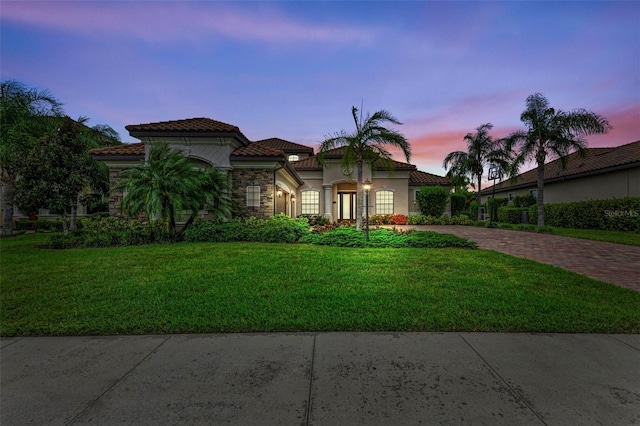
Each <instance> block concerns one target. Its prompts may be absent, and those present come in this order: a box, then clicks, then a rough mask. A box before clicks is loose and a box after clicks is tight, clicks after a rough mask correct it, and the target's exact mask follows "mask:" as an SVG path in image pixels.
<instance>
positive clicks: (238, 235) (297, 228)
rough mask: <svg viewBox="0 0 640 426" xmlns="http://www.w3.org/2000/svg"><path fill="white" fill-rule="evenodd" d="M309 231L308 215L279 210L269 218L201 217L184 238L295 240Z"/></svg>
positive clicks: (206, 239)
mask: <svg viewBox="0 0 640 426" xmlns="http://www.w3.org/2000/svg"><path fill="white" fill-rule="evenodd" d="M308 233H309V221H308V219H307V218H306V217H299V218H297V219H293V218H291V217H289V216H286V215H283V214H279V215H277V216H273V217H270V218H268V219H256V218H249V219H233V220H230V221H228V222H214V221H198V222H195V223H193V224H192V225H191V226H190V227H189V228H188V229H187V230H186V231H185V234H184V241H189V242H215V243H221V242H233V241H253V242H263V243H295V242H296V241H298V240H299V239H300V238H301V237H302V236H303V235H306V234H308Z"/></svg>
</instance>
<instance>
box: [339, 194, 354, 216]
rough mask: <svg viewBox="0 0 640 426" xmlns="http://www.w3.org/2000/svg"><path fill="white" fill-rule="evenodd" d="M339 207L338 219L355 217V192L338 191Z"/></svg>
mask: <svg viewBox="0 0 640 426" xmlns="http://www.w3.org/2000/svg"><path fill="white" fill-rule="evenodd" d="M338 200H339V209H340V215H339V216H340V220H355V219H356V193H355V192H339V193H338Z"/></svg>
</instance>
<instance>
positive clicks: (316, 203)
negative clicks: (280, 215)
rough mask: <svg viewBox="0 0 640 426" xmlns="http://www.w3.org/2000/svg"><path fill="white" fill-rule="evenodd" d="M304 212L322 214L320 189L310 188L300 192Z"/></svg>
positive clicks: (302, 211) (301, 206)
mask: <svg viewBox="0 0 640 426" xmlns="http://www.w3.org/2000/svg"><path fill="white" fill-rule="evenodd" d="M300 208H301V213H302V214H320V191H315V190H313V189H308V190H306V191H302V192H301V193H300Z"/></svg>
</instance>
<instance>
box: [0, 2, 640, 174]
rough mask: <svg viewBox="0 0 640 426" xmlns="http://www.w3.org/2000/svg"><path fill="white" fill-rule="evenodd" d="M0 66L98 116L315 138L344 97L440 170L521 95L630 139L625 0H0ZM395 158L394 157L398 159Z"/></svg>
mask: <svg viewBox="0 0 640 426" xmlns="http://www.w3.org/2000/svg"><path fill="white" fill-rule="evenodd" d="M0 16H1V18H0V19H1V21H0V25H1V37H2V46H1V47H2V50H1V63H0V76H1V78H2V79H3V80H5V79H16V80H19V81H22V82H23V83H25V84H27V85H28V86H30V87H37V88H43V89H48V90H49V91H51V92H52V93H53V94H54V96H56V97H57V98H58V99H60V100H61V101H62V102H64V104H65V110H66V112H67V114H69V115H71V116H72V117H74V118H75V117H78V116H80V115H83V116H87V117H89V118H90V119H91V121H90V124H98V123H104V124H109V125H111V126H112V127H113V128H114V129H116V131H118V132H119V133H120V136H121V138H122V140H123V141H125V142H129V141H135V139H134V138H132V137H130V136H129V134H128V133H127V132H126V130H125V129H124V126H125V125H127V124H139V123H147V122H152V121H164V120H175V119H182V118H191V117H209V118H213V119H216V120H220V121H223V122H226V123H230V124H234V125H237V126H238V127H240V129H241V130H242V132H243V133H244V134H245V135H246V136H247V137H248V138H249V139H251V140H259V139H264V138H269V137H280V138H283V139H286V140H290V141H293V142H299V143H303V144H307V145H311V146H314V147H316V146H317V143H318V142H320V141H321V140H322V139H323V138H324V137H325V136H328V135H330V134H332V133H335V132H337V131H339V130H341V129H345V130H347V131H351V130H352V129H353V127H354V126H353V121H352V119H351V111H350V110H351V106H352V105H356V106H360V105H361V103H363V104H364V110H365V111H369V112H374V111H376V110H379V109H386V110H388V111H390V112H391V113H392V114H394V115H395V116H396V117H397V118H398V119H399V120H400V121H402V122H403V123H404V125H402V126H399V127H398V129H399V130H400V131H402V132H403V133H404V134H405V136H407V138H408V139H409V141H410V142H411V145H412V149H413V158H412V160H411V162H412V163H413V164H416V165H417V166H418V167H419V168H420V169H422V170H425V171H429V172H432V173H436V174H440V175H443V174H444V173H445V171H444V169H443V168H442V160H443V159H444V157H445V155H446V154H447V153H449V152H451V151H454V150H458V149H464V147H465V145H464V142H463V140H462V138H463V137H464V135H465V134H466V133H469V132H473V131H474V130H475V128H476V127H478V126H479V125H481V124H483V123H486V122H491V123H493V125H494V126H495V127H494V129H493V131H492V135H493V136H494V137H496V138H499V137H503V136H506V135H507V134H508V133H509V132H511V131H513V130H516V129H520V128H523V127H522V124H521V122H520V119H519V118H520V113H521V112H522V110H523V109H524V101H525V98H526V97H527V96H528V95H530V94H532V93H534V92H541V93H543V94H544V95H545V96H546V97H547V98H548V99H549V101H550V102H551V105H552V106H554V107H555V108H559V109H564V110H571V109H574V108H586V109H588V110H591V111H594V112H596V113H598V114H601V115H604V116H605V117H607V118H608V119H609V121H610V123H611V124H612V125H613V126H614V130H613V131H612V132H610V133H609V134H608V135H605V136H597V137H590V138H589V139H588V140H589V142H590V146H594V147H601V146H617V145H622V144H625V143H629V142H634V141H636V140H639V139H640V2H635V1H624V2H617V1H603V2H600V1H588V2H587V1H575V2H520V1H518V2H516V1H513V2H497V1H494V2H483V1H474V2H433V1H429V2H394V3H391V2H389V3H387V2H213V1H205V2H160V1H139V2H135V1H114V2H110V1H91V2H72V1H64V2H56V1H47V2H32V1H21V2H11V1H5V0H3V1H2V3H1V4H0ZM398 159H399V160H401V158H398Z"/></svg>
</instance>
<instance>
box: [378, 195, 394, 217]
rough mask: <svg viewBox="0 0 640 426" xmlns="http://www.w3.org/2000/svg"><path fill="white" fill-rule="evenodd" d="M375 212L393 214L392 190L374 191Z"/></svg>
mask: <svg viewBox="0 0 640 426" xmlns="http://www.w3.org/2000/svg"><path fill="white" fill-rule="evenodd" d="M376 214H393V192H392V191H387V190H386V189H381V190H380V191H376Z"/></svg>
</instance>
